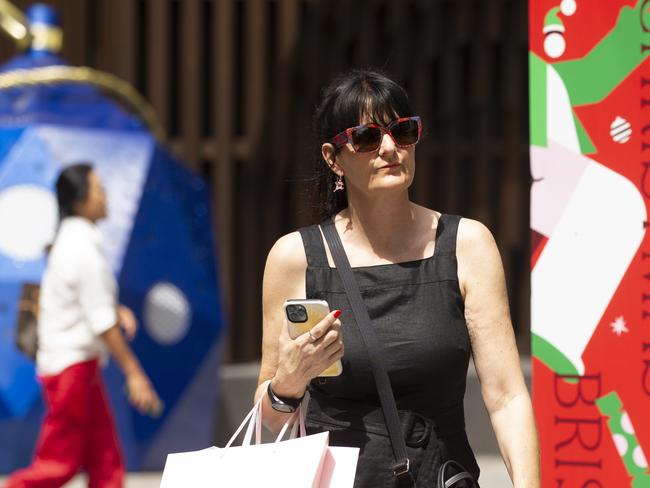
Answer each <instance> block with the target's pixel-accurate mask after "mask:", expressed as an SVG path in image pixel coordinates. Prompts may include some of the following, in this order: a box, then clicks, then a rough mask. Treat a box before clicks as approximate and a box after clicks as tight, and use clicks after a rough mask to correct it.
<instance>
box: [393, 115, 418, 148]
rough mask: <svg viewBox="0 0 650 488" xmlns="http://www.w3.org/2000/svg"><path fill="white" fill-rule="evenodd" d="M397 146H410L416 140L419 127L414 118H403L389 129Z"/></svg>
mask: <svg viewBox="0 0 650 488" xmlns="http://www.w3.org/2000/svg"><path fill="white" fill-rule="evenodd" d="M390 132H391V134H393V138H394V139H395V142H396V143H397V144H398V145H399V146H411V145H413V144H415V143H416V142H418V139H419V138H420V129H419V127H418V123H417V121H416V120H412V119H410V120H403V121H401V122H398V123H397V124H395V126H394V127H393V128H392V130H391V131H390Z"/></svg>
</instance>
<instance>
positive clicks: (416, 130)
mask: <svg viewBox="0 0 650 488" xmlns="http://www.w3.org/2000/svg"><path fill="white" fill-rule="evenodd" d="M384 134H388V135H389V136H390V137H391V138H392V139H393V141H395V145H396V146H397V147H400V148H405V147H409V146H413V145H414V144H417V143H418V141H419V140H420V137H421V136H422V122H421V121H420V117H418V116H415V117H402V118H400V119H397V120H393V121H392V122H390V123H389V124H388V125H387V126H385V127H383V126H381V125H379V124H363V125H357V126H356V127H350V128H349V129H345V130H344V131H343V132H340V133H338V134H337V135H336V136H334V138H333V139H332V141H331V143H332V144H333V145H334V147H335V148H336V149H337V150H338V149H340V148H342V147H343V146H345V145H346V144H347V143H348V142H349V143H350V145H351V146H352V149H354V152H358V153H365V152H372V151H376V150H377V149H379V146H381V140H382V139H383V137H384Z"/></svg>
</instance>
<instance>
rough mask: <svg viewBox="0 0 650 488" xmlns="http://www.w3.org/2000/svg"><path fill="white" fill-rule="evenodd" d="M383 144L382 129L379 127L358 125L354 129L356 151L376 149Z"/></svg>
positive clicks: (353, 142)
mask: <svg viewBox="0 0 650 488" xmlns="http://www.w3.org/2000/svg"><path fill="white" fill-rule="evenodd" d="M379 144H381V131H380V130H379V129H378V128H377V127H364V126H361V127H357V128H355V129H354V130H353V131H352V147H354V150H355V151H356V152H370V151H375V150H376V149H377V148H378V147H379Z"/></svg>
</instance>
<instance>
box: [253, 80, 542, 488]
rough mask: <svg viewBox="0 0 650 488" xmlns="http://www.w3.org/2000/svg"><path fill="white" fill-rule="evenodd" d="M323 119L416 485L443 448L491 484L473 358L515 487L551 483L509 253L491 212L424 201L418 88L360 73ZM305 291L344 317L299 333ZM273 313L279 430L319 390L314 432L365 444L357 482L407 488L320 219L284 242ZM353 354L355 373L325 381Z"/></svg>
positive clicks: (341, 213) (269, 341) (272, 264)
mask: <svg viewBox="0 0 650 488" xmlns="http://www.w3.org/2000/svg"><path fill="white" fill-rule="evenodd" d="M314 120H315V129H316V132H317V135H318V137H319V141H320V153H321V156H322V161H320V162H319V166H320V170H319V171H320V176H319V191H318V194H319V195H320V197H321V204H322V207H323V215H322V217H323V218H327V219H329V218H332V219H333V222H334V228H335V230H336V232H337V233H338V234H339V236H340V238H341V241H342V243H343V247H344V249H345V252H346V254H347V256H348V259H349V261H350V265H351V266H352V268H353V273H354V276H355V278H356V281H357V283H358V285H359V288H360V290H361V293H362V295H363V300H364V302H365V305H366V307H367V308H368V312H369V315H370V317H371V318H372V327H373V329H374V332H375V334H376V335H377V337H378V340H379V342H380V345H381V349H382V354H381V357H382V360H383V362H384V364H385V367H386V369H387V370H388V374H389V377H390V382H391V385H392V388H393V392H394V395H395V400H396V403H397V408H398V409H399V413H400V420H401V422H402V429H403V430H404V435H405V440H406V444H407V451H408V457H409V460H410V473H411V474H412V475H413V477H414V478H416V479H417V486H434V480H435V476H436V473H433V472H432V471H433V470H434V469H433V467H431V466H430V463H431V459H432V458H431V455H430V450H431V449H434V448H436V447H435V446H438V447H439V449H440V453H441V456H442V460H443V461H444V460H447V459H453V460H455V461H458V462H460V463H461V464H462V465H463V466H464V467H465V469H467V470H468V471H469V472H471V473H472V474H473V475H474V476H475V478H478V474H479V467H478V465H477V463H476V459H475V457H474V454H473V452H472V450H471V447H470V445H469V443H468V440H467V436H466V433H465V424H464V412H463V397H464V394H465V378H466V374H467V369H468V364H469V359H470V356H472V357H473V360H474V364H475V366H476V370H477V372H478V375H479V379H480V381H481V390H482V394H483V398H484V401H485V405H486V407H487V410H488V412H489V415H490V419H491V421H492V425H493V427H494V431H495V433H496V436H497V439H498V442H499V446H500V449H501V453H502V455H503V458H504V460H505V464H506V467H507V469H508V472H509V473H510V477H511V479H512V480H513V483H514V486H515V487H516V488H523V487H539V483H540V481H539V474H538V473H539V470H538V443H537V433H536V429H535V423H534V417H533V411H532V405H531V401H530V396H529V394H528V391H527V389H526V386H525V383H524V378H523V374H522V372H521V368H520V365H519V357H518V353H517V349H516V344H515V340H514V334H513V329H512V324H511V320H510V315H509V309H508V300H507V294H506V287H505V279H504V272H503V267H502V264H501V258H500V256H499V251H498V249H497V246H496V244H495V242H494V239H493V237H492V234H491V233H490V231H489V230H488V229H487V228H486V227H485V226H484V225H483V224H481V223H480V222H477V221H475V220H471V219H467V218H461V217H458V216H454V215H449V214H444V213H441V212H438V211H435V210H430V209H428V208H424V207H421V206H419V205H416V204H415V203H413V202H412V201H411V200H410V199H409V193H408V189H409V187H410V185H411V183H412V182H413V177H414V172H415V147H416V144H417V142H418V141H419V139H420V136H421V130H422V124H421V121H420V119H419V117H417V116H416V114H415V112H414V111H413V110H412V108H411V106H410V104H409V101H408V97H407V95H406V92H405V91H404V89H403V88H401V87H400V86H399V85H397V84H396V83H395V82H393V81H392V80H390V79H389V78H387V77H386V76H384V75H383V74H381V73H378V72H375V71H370V70H355V71H351V72H348V73H345V74H343V75H342V76H340V77H338V78H336V79H335V80H334V81H333V82H332V83H331V84H330V85H329V87H327V88H326V89H325V91H324V92H323V96H322V100H321V103H320V105H319V107H318V108H317V110H316V114H315V119H314ZM293 298H315V299H321V300H326V301H327V302H328V303H329V305H330V308H331V309H332V310H333V312H332V313H330V314H329V315H328V316H327V317H326V318H325V319H324V320H322V321H321V322H320V323H318V324H317V325H316V326H315V327H314V328H313V329H312V330H311V331H310V333H305V334H303V335H300V336H298V337H297V338H295V339H291V337H290V336H289V333H288V329H287V325H286V321H285V317H284V312H283V303H284V301H285V300H287V299H293ZM263 307H264V310H263V318H264V338H263V349H262V365H261V371H260V377H259V384H260V387H259V388H258V390H257V392H256V398H259V397H260V395H266V397H265V400H264V401H263V402H262V405H263V418H264V419H265V424H266V425H267V427H269V428H270V429H271V430H274V431H275V430H277V429H279V426H281V425H282V424H283V423H284V422H285V421H286V420H287V418H289V417H288V415H289V414H287V413H285V412H287V410H291V409H290V408H288V407H287V405H288V406H290V407H291V406H295V405H297V404H298V402H299V399H301V398H302V397H303V395H304V394H305V391H306V390H307V389H309V392H310V395H311V399H310V402H309V406H308V411H307V428H308V432H309V433H314V432H319V431H324V430H327V431H329V436H330V445H344V446H356V447H359V448H360V456H359V463H358V467H357V475H356V480H355V485H354V486H355V488H370V487H373V488H375V487H378V486H382V487H389V486H390V487H395V486H402V485H400V484H399V481H398V480H397V478H396V476H395V475H394V473H393V472H392V470H391V467H392V466H393V464H394V459H393V451H392V448H391V443H390V439H389V437H388V436H387V434H386V427H385V423H384V418H383V414H382V410H381V406H380V402H379V397H378V393H377V389H376V386H375V382H374V379H373V374H372V369H371V367H370V364H369V362H368V353H367V350H366V348H365V346H364V345H363V342H362V339H361V336H360V332H359V329H358V328H357V325H356V324H355V318H354V315H353V314H352V312H351V307H350V302H349V301H348V298H347V296H346V294H345V291H344V288H343V286H342V282H341V280H340V278H339V276H338V273H337V270H336V269H335V268H334V264H333V260H332V256H331V253H330V250H329V248H328V246H327V245H326V243H325V241H324V239H323V234H322V230H321V228H320V227H319V226H318V225H313V226H310V227H306V228H302V229H299V231H297V232H293V233H291V234H288V235H286V236H284V237H282V238H280V239H279V240H278V241H277V242H276V243H275V245H274V246H273V248H272V249H271V251H270V252H269V255H268V259H267V263H266V269H265V272H264V285H263ZM344 344H345V353H344ZM338 359H341V360H342V364H343V373H342V374H341V375H340V376H338V377H334V378H319V377H318V375H319V373H320V372H322V371H323V370H324V369H325V368H326V367H328V366H329V365H330V364H332V362H334V361H335V360H338ZM267 380H271V382H270V385H269V387H267V388H264V387H263V386H262V384H263V383H264V382H265V381H267ZM436 438H437V442H435V439H436ZM432 439H434V440H433V441H432ZM427 456H429V457H427Z"/></svg>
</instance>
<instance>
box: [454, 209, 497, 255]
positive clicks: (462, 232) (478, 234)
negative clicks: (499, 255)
mask: <svg viewBox="0 0 650 488" xmlns="http://www.w3.org/2000/svg"><path fill="white" fill-rule="evenodd" d="M494 245H495V242H494V237H493V236H492V232H490V229H488V228H487V226H486V225H485V224H484V223H483V222H480V221H479V220H474V219H469V218H466V217H462V218H461V219H460V222H459V223H458V233H457V236H456V248H457V252H463V251H470V252H471V251H479V250H480V249H485V248H486V247H492V246H494Z"/></svg>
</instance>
